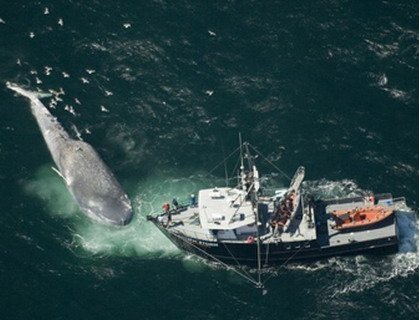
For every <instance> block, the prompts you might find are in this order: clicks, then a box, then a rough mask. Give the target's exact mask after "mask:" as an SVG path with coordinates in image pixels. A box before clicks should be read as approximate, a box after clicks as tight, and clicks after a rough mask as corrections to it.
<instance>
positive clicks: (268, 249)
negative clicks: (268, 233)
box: [156, 224, 399, 267]
mask: <svg viewBox="0 0 419 320" xmlns="http://www.w3.org/2000/svg"><path fill="white" fill-rule="evenodd" d="M156 226H157V227H158V228H159V229H160V230H161V231H162V232H163V233H164V234H165V235H166V236H167V237H168V238H169V239H170V240H171V241H172V242H173V243H174V244H175V245H176V246H177V247H178V248H179V249H181V250H185V251H187V252H190V253H193V254H196V255H198V256H201V257H203V258H206V259H209V260H214V261H217V260H218V261H221V262H223V263H226V264H230V265H234V264H243V265H248V266H251V267H256V266H257V244H256V242H253V243H243V242H228V241H218V242H210V241H204V240H197V239H194V238H188V237H186V236H184V235H181V234H175V233H172V232H170V231H168V230H167V229H165V228H164V227H162V226H160V225H159V224H156ZM398 244H399V240H398V238H397V236H389V237H384V238H380V239H374V240H369V241H363V242H352V243H348V244H342V245H339V246H320V245H319V244H318V242H317V241H316V240H312V241H301V242H293V243H285V242H276V243H269V244H267V243H261V246H260V247H261V261H262V265H263V266H264V267H267V266H274V265H280V264H284V263H290V262H296V261H306V262H311V261H316V260H322V259H326V258H329V257H334V256H344V255H359V254H377V255H378V254H391V253H396V252H397V251H398Z"/></svg>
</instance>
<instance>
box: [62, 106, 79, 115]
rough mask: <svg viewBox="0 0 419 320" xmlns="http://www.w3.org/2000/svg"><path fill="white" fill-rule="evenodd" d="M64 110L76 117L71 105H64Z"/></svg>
mask: <svg viewBox="0 0 419 320" xmlns="http://www.w3.org/2000/svg"><path fill="white" fill-rule="evenodd" d="M64 110H66V111H68V112H70V113H71V114H72V115H73V116H75V115H76V112H75V111H74V108H73V106H71V105H68V104H66V105H65V107H64Z"/></svg>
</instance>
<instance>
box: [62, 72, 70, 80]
mask: <svg viewBox="0 0 419 320" xmlns="http://www.w3.org/2000/svg"><path fill="white" fill-rule="evenodd" d="M62 74H63V77H64V78H70V75H69V74H68V73H67V72H64V71H63V72H62Z"/></svg>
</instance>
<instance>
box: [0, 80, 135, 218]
mask: <svg viewBox="0 0 419 320" xmlns="http://www.w3.org/2000/svg"><path fill="white" fill-rule="evenodd" d="M6 85H7V87H8V88H9V89H11V90H13V91H15V92H17V93H18V94H20V95H22V96H24V97H26V98H28V99H29V100H30V102H31V110H32V114H33V116H34V117H35V119H36V121H37V123H38V126H39V128H40V130H41V132H42V135H43V137H44V140H45V142H46V144H47V146H48V149H49V151H50V153H51V156H52V158H53V160H54V162H55V164H56V165H57V167H58V170H59V174H60V175H61V176H62V178H63V179H64V181H65V184H66V186H67V188H68V190H69V191H70V193H71V195H72V196H73V198H74V199H75V201H76V202H77V204H78V205H79V207H80V209H81V210H82V211H83V212H84V213H85V214H86V215H87V216H89V217H90V218H92V219H94V220H97V221H100V222H102V223H105V224H111V225H120V226H122V225H127V224H128V223H129V222H130V221H131V219H132V216H133V211H132V206H131V202H130V200H129V198H128V196H127V195H126V193H125V192H124V191H123V190H122V187H121V185H120V184H119V182H118V181H117V180H116V178H115V177H114V175H113V173H112V172H111V170H110V169H109V168H108V166H107V165H106V164H105V163H104V162H103V160H102V159H101V158H100V156H99V155H98V154H97V152H96V151H95V150H94V149H93V147H92V146H91V145H89V144H88V143H86V142H84V141H80V140H75V139H72V138H71V137H70V136H69V134H68V133H67V132H66V131H65V130H64V128H63V127H62V126H61V124H60V123H59V122H58V121H57V119H56V118H55V117H53V116H52V115H51V113H50V112H49V111H48V109H47V108H46V107H45V106H44V105H43V104H42V102H41V101H40V100H39V97H40V94H39V93H36V92H31V91H27V90H25V89H22V88H21V87H19V86H18V85H15V84H12V83H9V82H8V83H6Z"/></svg>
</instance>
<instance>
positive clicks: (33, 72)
mask: <svg viewBox="0 0 419 320" xmlns="http://www.w3.org/2000/svg"><path fill="white" fill-rule="evenodd" d="M30 73H31V74H38V72H37V71H36V70H31V71H30Z"/></svg>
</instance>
